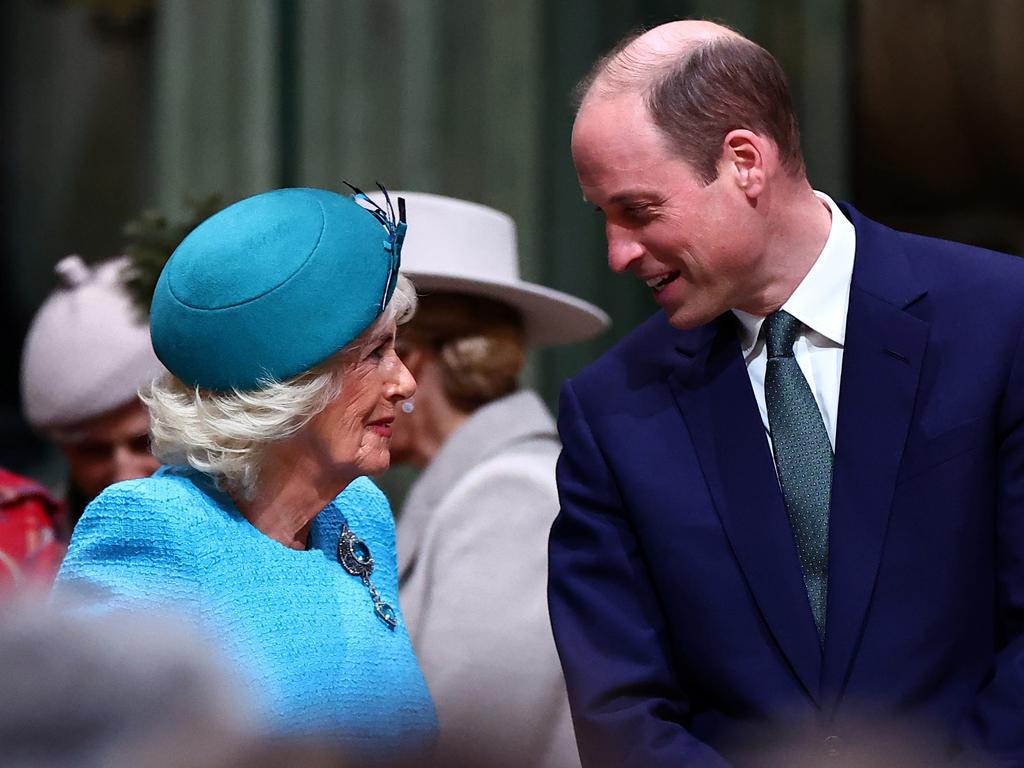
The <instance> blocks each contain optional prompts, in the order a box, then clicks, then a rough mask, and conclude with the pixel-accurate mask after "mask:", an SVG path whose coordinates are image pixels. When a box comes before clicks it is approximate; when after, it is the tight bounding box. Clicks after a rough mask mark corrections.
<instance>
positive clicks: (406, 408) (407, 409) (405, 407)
mask: <svg viewBox="0 0 1024 768" xmlns="http://www.w3.org/2000/svg"><path fill="white" fill-rule="evenodd" d="M415 410H416V404H415V403H414V402H413V401H412V400H404V401H403V402H402V413H412V412H413V411H415Z"/></svg>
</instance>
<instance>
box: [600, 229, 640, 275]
mask: <svg viewBox="0 0 1024 768" xmlns="http://www.w3.org/2000/svg"><path fill="white" fill-rule="evenodd" d="M605 237H606V238H607V239H608V266H609V267H610V268H611V270H612V272H620V273H621V272H625V271H626V270H627V269H629V266H630V265H631V264H632V263H633V262H634V261H636V260H637V259H639V258H640V257H641V256H642V255H643V252H644V249H643V246H642V245H640V243H638V242H637V241H636V238H635V237H634V235H633V234H632V232H630V230H628V229H626V228H625V227H620V226H618V225H616V224H612V223H609V224H607V225H605Z"/></svg>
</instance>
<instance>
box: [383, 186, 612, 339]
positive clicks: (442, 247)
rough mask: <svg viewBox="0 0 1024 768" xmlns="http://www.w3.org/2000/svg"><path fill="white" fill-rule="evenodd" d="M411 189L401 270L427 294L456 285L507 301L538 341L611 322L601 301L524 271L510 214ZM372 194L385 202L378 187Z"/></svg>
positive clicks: (577, 334) (592, 331) (580, 335)
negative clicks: (551, 284)
mask: <svg viewBox="0 0 1024 768" xmlns="http://www.w3.org/2000/svg"><path fill="white" fill-rule="evenodd" d="M389 194H390V196H391V200H392V203H393V204H397V203H395V198H398V197H404V198H405V204H406V215H407V219H408V222H409V231H408V233H407V234H406V238H405V245H404V247H403V248H402V272H403V273H404V274H405V275H407V276H408V277H409V278H411V279H412V281H413V283H414V284H415V285H416V291H417V293H419V294H420V295H424V294H429V293H430V292H432V291H452V292H456V293H467V294H470V295H473V296H484V297H486V298H490V299H496V300H497V301H502V302H504V303H505V304H508V305H510V306H512V307H514V308H515V309H517V310H519V312H520V314H521V315H522V316H523V320H524V322H525V325H526V340H527V343H528V344H530V345H531V346H536V347H543V346H552V345H555V344H569V343H572V342H575V341H583V340H585V339H589V338H591V337H592V336H596V335H597V334H598V333H600V332H601V331H603V330H604V329H605V328H607V327H608V325H609V322H610V321H609V319H608V315H606V314H605V313H604V312H603V311H602V310H600V309H599V308H598V307H595V306H594V305H593V304H591V303H590V302H587V301H583V299H578V298H576V297H575V296H570V295H569V294H567V293H562V292H561V291H556V290H554V289H552V288H547V287H545V286H543V285H537V284H535V283H529V282H526V281H525V280H522V279H521V278H520V277H519V251H518V248H517V244H516V225H515V222H514V221H513V220H512V218H511V217H510V216H507V215H506V214H504V213H501V212H500V211H496V210H494V209H493V208H488V207H487V206H485V205H480V204H478V203H470V202H468V201H466V200H456V199H454V198H451V197H443V196H441V195H431V194H426V193H423V192H389ZM369 197H371V198H373V200H374V201H375V202H376V203H378V204H379V205H382V206H383V205H386V203H385V200H384V196H383V195H382V194H381V193H379V192H374V193H370V194H369Z"/></svg>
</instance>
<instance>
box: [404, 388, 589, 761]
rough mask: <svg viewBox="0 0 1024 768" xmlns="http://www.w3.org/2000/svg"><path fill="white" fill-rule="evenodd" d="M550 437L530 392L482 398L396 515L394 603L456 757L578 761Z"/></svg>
mask: <svg viewBox="0 0 1024 768" xmlns="http://www.w3.org/2000/svg"><path fill="white" fill-rule="evenodd" d="M559 449H560V446H559V443H558V437H557V433H556V430H555V424H554V422H553V421H552V419H551V416H550V415H549V414H548V412H547V410H546V408H545V407H544V404H543V403H542V402H541V400H540V398H538V397H537V395H535V394H534V393H533V392H519V393H516V394H513V395H509V396H508V397H504V398H502V399H500V400H497V401H495V402H493V403H489V404H488V405H486V406H484V407H483V408H481V409H479V410H478V411H477V412H476V413H474V414H473V416H472V417H471V418H470V419H469V420H468V421H466V422H465V423H464V424H463V425H462V426H461V427H460V428H459V429H458V430H456V432H455V433H454V434H453V435H452V436H451V437H450V438H449V439H448V441H447V442H446V443H445V444H444V445H443V446H442V448H441V450H440V451H439V452H438V454H437V456H435V458H434V460H433V461H432V462H431V463H430V465H429V466H428V467H427V468H426V470H425V471H424V472H423V473H422V474H421V475H420V477H419V479H418V480H417V482H416V483H415V484H414V485H413V487H412V489H411V490H410V493H409V496H408V499H407V501H406V504H405V506H404V507H403V510H402V513H401V516H400V518H399V522H398V557H399V579H400V581H399V584H400V598H401V605H402V611H403V613H404V615H405V618H406V622H407V624H408V627H409V633H410V636H411V637H412V642H413V645H414V647H415V649H416V654H417V656H418V657H419V661H420V665H421V667H422V669H423V674H424V676H425V677H426V680H427V685H428V687H429V688H430V693H431V695H432V696H433V698H434V702H435V705H436V707H437V715H438V721H439V724H440V729H441V736H440V749H441V750H442V753H443V755H445V756H450V757H452V758H453V759H459V758H461V762H464V763H470V762H473V763H484V764H486V765H488V766H493V767H495V768H497V767H500V766H506V765H508V766H512V765H515V766H535V767H536V768H575V767H577V766H579V764H580V761H579V756H578V754H577V751H576V742H575V739H574V736H573V731H572V724H571V721H570V716H569V705H568V701H567V699H566V693H565V683H564V681H563V678H562V669H561V666H560V665H559V662H558V656H557V653H556V651H555V645H554V641H553V639H552V635H551V625H550V621H549V619H548V609H547V595H546V591H547V540H548V531H549V529H550V528H551V523H552V521H553V520H554V518H555V515H556V514H557V513H558V496H557V491H556V489H555V461H556V459H557V458H558V453H559Z"/></svg>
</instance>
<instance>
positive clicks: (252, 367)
mask: <svg viewBox="0 0 1024 768" xmlns="http://www.w3.org/2000/svg"><path fill="white" fill-rule="evenodd" d="M395 237H396V233H393V232H390V231H389V229H388V228H387V227H385V226H384V225H383V224H382V223H381V221H379V220H378V219H377V218H376V217H375V216H374V215H373V214H372V213H371V212H370V211H368V210H367V209H366V208H364V207H362V206H361V205H359V204H358V203H356V202H355V200H353V199H352V198H350V197H344V196H342V195H339V194H337V193H335V192H329V191H327V190H322V189H278V190H274V191H272V192H265V193H263V194H260V195H255V196H254V197H250V198H247V199H245V200H242V201H240V202H238V203H235V204H234V205H231V206H229V207H228V208H225V209H224V210H223V211H220V212H219V213H217V214H215V215H213V216H211V217H210V218H209V219H207V220H206V221H204V222H203V223H202V224H200V225H199V226H198V227H196V229H195V230H194V231H193V232H192V233H191V234H189V235H188V237H186V238H185V239H184V240H183V241H182V243H181V244H180V245H179V246H178V247H177V249H175V251H174V253H173V254H171V258H170V259H169V260H168V262H167V265H166V266H165V267H164V270H163V272H162V273H161V274H160V279H159V281H158V282H157V286H156V290H155V292H154V294H153V303H152V307H151V310H150V330H151V333H152V336H153V349H154V350H155V351H156V354H157V357H159V358H160V360H161V362H163V364H164V365H165V366H167V369H168V370H169V371H171V372H172V373H173V374H174V375H175V376H177V377H178V378H180V379H181V380H182V381H184V382H186V383H188V384H192V385H197V386H201V387H205V388H207V389H212V390H217V391H223V390H228V389H231V388H232V387H236V388H238V389H252V388H254V387H255V386H257V384H258V383H259V381H260V380H261V379H266V378H274V379H278V380H281V379H287V378H290V377H292V376H296V375H298V374H300V373H302V372H304V371H307V370H309V369H310V368H312V367H313V366H315V365H316V364H318V363H320V362H323V361H324V360H326V359H327V358H328V357H330V356H331V355H333V354H334V353H335V352H337V351H338V350H339V349H341V348H342V347H344V346H345V345H346V344H348V343H349V342H350V341H352V340H353V339H355V338H356V337H357V336H358V335H359V334H360V333H362V332H363V331H364V330H365V329H366V328H368V327H369V326H370V324H371V323H372V322H373V321H374V320H375V319H376V318H377V316H378V315H379V314H380V311H381V306H382V303H383V301H384V298H385V294H386V292H387V291H388V290H393V288H394V280H393V278H394V274H395V272H396V271H397V261H398V256H399V253H398V251H399V250H400V247H401V241H400V239H399V240H398V241H397V242H396V241H395Z"/></svg>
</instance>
